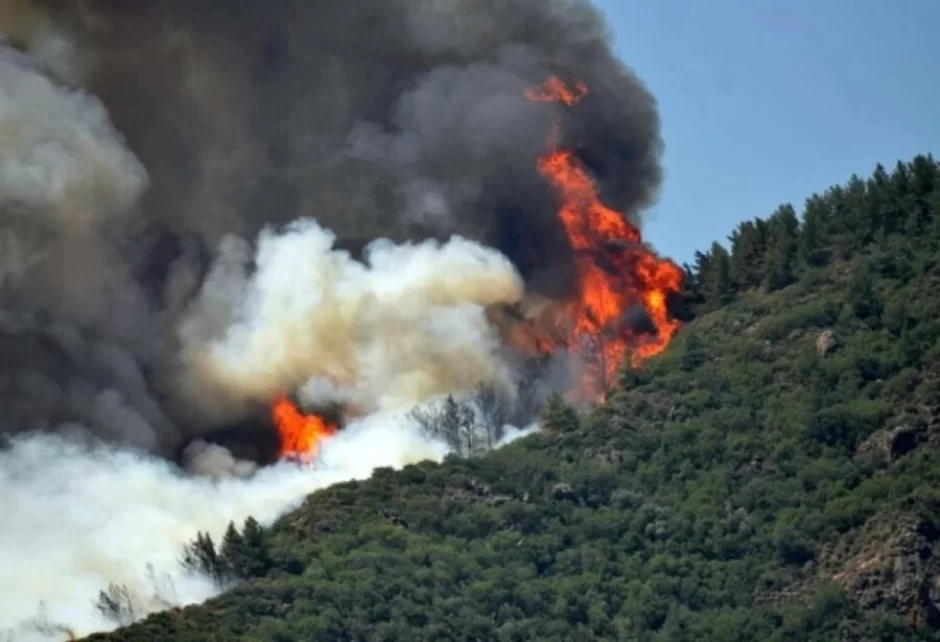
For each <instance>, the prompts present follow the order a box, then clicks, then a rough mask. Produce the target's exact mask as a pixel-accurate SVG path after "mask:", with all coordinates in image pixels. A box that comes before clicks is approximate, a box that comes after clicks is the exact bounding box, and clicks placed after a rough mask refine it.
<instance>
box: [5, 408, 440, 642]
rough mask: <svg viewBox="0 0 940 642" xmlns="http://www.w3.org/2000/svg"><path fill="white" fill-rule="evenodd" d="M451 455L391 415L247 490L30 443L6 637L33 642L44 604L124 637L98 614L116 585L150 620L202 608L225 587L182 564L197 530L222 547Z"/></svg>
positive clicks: (14, 513) (8, 545)
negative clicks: (309, 463) (312, 498)
mask: <svg viewBox="0 0 940 642" xmlns="http://www.w3.org/2000/svg"><path fill="white" fill-rule="evenodd" d="M206 452H207V451H204V452H203V455H205V454H206ZM208 454H209V456H208V457H205V456H202V457H200V459H201V460H202V463H201V464H198V465H199V466H202V467H203V470H204V471H205V470H207V468H206V467H207V466H215V468H214V470H216V471H217V472H222V471H221V470H220V469H219V468H218V465H219V455H221V456H222V459H223V460H224V458H225V455H224V453H220V452H218V451H216V452H215V453H208ZM444 454H445V449H444V447H443V446H442V445H440V444H437V443H434V442H432V441H429V440H427V439H426V438H424V437H422V436H421V435H420V434H419V433H418V432H417V431H416V430H415V429H414V427H413V426H411V425H409V424H407V423H406V422H404V421H403V420H401V419H396V418H394V417H388V416H386V417H379V416H373V417H370V418H369V419H367V420H363V421H359V422H355V423H353V424H352V425H350V426H349V427H348V428H347V429H346V430H345V431H343V432H342V433H340V434H339V435H337V436H336V437H335V438H334V439H333V440H331V441H330V442H329V443H328V444H326V445H325V446H324V448H323V450H322V453H321V456H320V458H319V460H318V462H317V466H316V469H310V468H304V467H297V466H295V465H291V464H278V465H276V466H272V467H268V468H265V469H262V470H259V471H258V472H256V473H255V474H254V475H253V476H252V477H250V478H248V479H244V478H238V477H231V476H228V475H227V474H224V475H223V476H222V477H220V478H211V477H204V478H203V477H193V476H191V475H186V474H184V473H183V472H182V471H181V470H179V469H178V468H176V467H175V466H174V465H173V464H171V463H168V462H166V461H163V460H159V459H154V458H151V457H148V456H143V455H139V454H135V453H132V452H129V451H127V450H124V449H116V448H113V447H108V446H105V445H101V444H98V445H82V444H78V443H75V442H74V441H73V440H69V439H64V438H62V437H60V436H55V435H46V436H31V437H29V438H21V439H19V440H17V441H16V442H15V443H14V444H13V447H12V449H10V450H8V451H6V452H0V485H2V487H3V493H2V494H0V512H2V514H3V515H5V516H6V519H5V526H4V528H3V529H2V530H0V637H2V633H3V631H4V630H8V629H12V630H19V631H20V632H21V633H22V634H24V635H25V634H26V630H25V629H24V628H22V627H23V625H24V621H25V623H26V624H27V625H28V621H29V620H30V619H31V618H32V617H33V616H35V615H36V614H37V608H38V607H39V604H40V601H41V600H44V601H45V606H46V612H47V613H46V615H47V617H48V620H49V621H50V622H52V623H57V624H60V625H63V626H68V627H69V628H71V629H72V630H73V631H75V632H76V633H77V634H79V635H85V634H88V633H91V632H93V631H97V630H105V629H111V628H114V623H112V622H108V621H106V620H104V619H103V618H102V617H101V616H100V614H99V613H98V612H97V611H96V610H95V609H94V608H93V607H92V601H93V599H94V598H95V597H96V596H97V594H98V591H100V590H102V589H105V588H107V586H108V584H109V583H111V582H114V583H118V584H123V585H126V586H127V588H128V589H129V591H130V593H131V595H132V596H133V597H134V600H135V604H136V606H137V608H138V614H139V615H143V614H146V613H149V612H153V611H156V610H163V609H165V608H167V607H168V606H169V605H185V604H190V603H193V602H200V601H203V600H205V599H207V598H208V597H211V596H212V595H213V594H215V593H216V589H215V587H214V586H213V585H212V584H211V583H210V582H209V581H208V580H207V579H205V578H201V577H194V576H190V575H186V574H184V573H183V572H182V570H181V568H180V566H179V564H178V560H179V559H180V556H181V551H182V547H183V546H184V544H186V543H188V542H189V541H191V540H192V539H193V538H195V536H196V533H197V531H200V530H201V531H203V532H208V533H209V534H210V535H211V536H212V537H213V538H214V539H216V541H220V538H221V536H222V535H223V533H224V530H225V527H226V525H227V524H228V522H229V520H235V522H236V523H237V524H240V523H241V522H242V521H243V520H244V519H245V518H247V517H248V516H254V517H255V518H256V519H258V520H259V521H260V522H262V523H269V522H271V521H272V520H273V519H274V518H276V517H278V516H279V515H281V514H283V513H284V512H285V511H287V510H289V509H291V508H293V507H294V506H296V505H297V504H298V503H299V502H300V501H302V500H303V498H304V497H305V496H306V495H307V494H308V493H310V492H312V491H314V490H316V489H317V488H322V487H324V486H328V485H330V484H334V483H337V482H340V481H344V480H349V479H357V478H364V477H368V476H369V475H370V474H371V472H372V470H373V468H375V467H377V466H394V467H400V466H403V465H405V464H408V463H413V462H416V461H420V460H423V459H440V458H441V457H442V456H443V455H444ZM210 459H215V461H214V462H210V461H209V460H210ZM222 463H223V465H224V461H223V462H222ZM148 565H150V568H148ZM151 569H152V571H151ZM15 639H16V640H20V639H30V638H28V637H23V638H21V637H15ZM35 639H40V640H48V639H50V638H48V637H43V636H42V635H39V634H36V637H35ZM51 639H57V640H58V639H63V636H62V635H61V633H59V634H58V635H57V636H54V637H52V638H51Z"/></svg>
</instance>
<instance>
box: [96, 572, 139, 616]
mask: <svg viewBox="0 0 940 642" xmlns="http://www.w3.org/2000/svg"><path fill="white" fill-rule="evenodd" d="M94 606H95V608H96V609H97V610H98V612H99V613H101V615H102V616H104V617H105V618H106V619H108V620H111V621H112V622H114V623H115V624H117V625H118V626H127V625H128V624H131V623H133V622H134V621H135V620H136V619H137V609H136V607H135V606H134V599H133V596H132V595H131V592H130V590H129V589H128V588H127V586H124V585H117V584H113V583H112V584H110V585H108V590H107V591H101V592H100V593H99V594H98V599H97V600H96V601H95V602H94Z"/></svg>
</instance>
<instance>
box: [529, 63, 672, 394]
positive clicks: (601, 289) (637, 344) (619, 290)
mask: <svg viewBox="0 0 940 642" xmlns="http://www.w3.org/2000/svg"><path fill="white" fill-rule="evenodd" d="M587 93H588V89H587V87H586V86H585V85H584V84H583V83H579V84H577V85H575V87H574V88H573V89H572V88H570V87H568V86H567V85H566V84H565V83H564V82H563V81H561V80H560V79H558V78H555V77H553V78H550V79H549V80H548V81H546V82H545V83H544V84H543V85H542V86H541V87H539V88H537V89H532V90H528V91H527V92H526V96H527V97H528V98H529V99H530V100H533V101H537V102H559V103H562V104H564V105H566V106H572V105H575V104H576V103H577V102H578V101H580V100H581V98H583V97H584V96H586V95H587ZM557 129H558V128H557V126H556V127H555V129H554V130H553V132H552V137H551V141H550V145H549V150H548V151H547V152H546V153H545V155H543V156H542V157H541V158H540V159H539V160H538V164H537V169H538V171H539V173H540V174H541V175H542V176H544V177H545V178H546V179H547V180H548V181H549V182H550V183H551V185H552V186H553V187H554V188H555V190H556V191H557V193H558V196H559V200H560V206H559V210H558V218H559V220H560V221H561V223H562V226H563V227H564V230H565V234H566V236H567V238H568V241H569V243H570V244H571V248H572V249H573V250H574V251H575V261H576V265H577V271H578V293H577V296H576V298H575V300H573V301H571V302H569V303H568V306H567V307H568V313H569V315H570V317H571V319H572V326H571V328H570V329H569V330H568V331H567V332H566V335H567V336H566V340H565V343H566V345H567V347H568V349H569V350H572V351H575V352H578V353H579V354H581V355H582V356H583V357H585V361H586V362H587V364H588V368H589V372H588V376H587V378H586V379H585V381H584V382H583V385H582V387H583V389H582V390H580V391H579V392H580V393H581V394H583V395H586V396H587V397H588V398H597V397H599V396H600V395H602V394H603V392H604V391H605V390H606V389H607V388H608V387H609V385H610V383H611V382H612V381H613V379H614V376H615V374H616V371H617V368H618V367H619V366H620V364H621V363H622V362H623V361H624V359H625V358H626V357H627V356H628V354H629V357H630V361H631V363H632V364H633V365H634V366H636V365H639V364H640V363H641V362H642V361H643V360H644V359H647V358H648V357H651V356H653V355H655V354H658V353H659V352H662V351H663V350H664V349H665V348H666V346H667V345H669V342H670V340H671V339H672V338H673V337H674V336H675V334H676V333H677V332H678V331H679V327H680V323H679V322H678V321H676V320H675V319H672V318H671V317H670V316H669V312H668V310H667V299H668V297H669V295H670V294H671V293H675V292H678V291H679V289H680V288H681V286H682V276H683V275H682V270H681V268H679V266H678V265H676V264H675V263H673V262H672V261H669V260H666V259H661V258H659V257H658V256H657V255H656V254H655V253H654V252H653V251H652V250H650V249H649V248H648V247H646V246H645V245H643V238H642V235H641V234H640V230H639V229H638V228H637V227H636V226H634V225H633V224H632V223H630V222H629V221H628V220H627V219H626V218H625V217H624V216H623V215H622V214H621V213H620V212H617V211H616V210H613V209H611V208H609V207H607V206H606V205H604V204H603V203H602V202H601V200H600V198H599V196H598V193H597V188H596V186H595V184H594V181H593V180H592V179H591V177H590V176H589V175H588V173H587V171H586V170H585V168H584V166H583V165H582V164H581V163H580V162H579V160H578V159H577V158H576V157H575V155H574V153H573V152H572V151H571V150H567V149H561V148H558V146H557V141H556V137H557ZM636 306H639V307H641V308H642V309H643V311H644V312H645V314H646V317H647V318H648V319H649V321H650V325H651V326H652V327H651V328H649V329H644V330H643V331H638V330H637V329H636V328H633V327H631V326H629V325H628V324H627V322H626V321H627V320H626V318H625V317H626V316H627V315H628V314H629V313H630V312H631V311H632V310H633V309H635V307H636Z"/></svg>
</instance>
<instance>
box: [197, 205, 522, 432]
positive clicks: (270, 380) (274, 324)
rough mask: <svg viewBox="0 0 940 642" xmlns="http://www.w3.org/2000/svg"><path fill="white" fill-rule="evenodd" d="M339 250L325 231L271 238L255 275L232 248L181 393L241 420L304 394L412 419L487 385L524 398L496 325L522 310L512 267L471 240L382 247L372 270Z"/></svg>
mask: <svg viewBox="0 0 940 642" xmlns="http://www.w3.org/2000/svg"><path fill="white" fill-rule="evenodd" d="M334 240H335V238H334V236H333V234H332V233H330V232H329V231H327V230H324V229H323V228H321V227H320V226H319V225H318V224H317V223H316V222H315V221H312V220H304V221H297V222H295V223H293V224H292V225H290V226H289V227H288V228H287V229H286V230H285V231H284V232H283V233H280V234H278V233H276V232H274V231H271V230H266V231H264V232H262V233H261V236H260V238H259V239H258V250H257V253H256V255H255V257H254V264H255V266H256V269H255V272H254V273H253V274H249V264H250V262H251V258H252V257H251V256H250V253H249V251H248V248H247V246H246V244H245V243H243V242H241V241H239V240H237V239H231V238H230V239H227V240H226V241H224V242H223V244H222V245H221V247H220V252H219V257H218V259H217V260H216V262H215V264H214V267H213V269H212V270H211V272H210V274H209V275H208V277H207V279H206V281H205V284H204V285H203V288H202V291H201V293H200V296H199V297H198V299H197V300H196V302H195V303H194V305H193V306H192V309H191V311H190V314H189V315H188V316H187V317H186V318H185V319H184V321H183V323H182V325H181V327H180V334H181V337H182V345H183V349H182V357H181V359H182V363H183V367H184V371H183V374H182V377H181V382H182V385H181V388H180V391H181V393H183V394H184V395H185V396H186V398H187V401H188V402H189V404H190V405H191V406H192V407H193V408H194V409H195V410H197V411H199V412H200V413H201V414H202V415H203V416H205V417H207V418H209V419H211V420H213V421H215V422H219V421H226V420H228V421H231V420H232V419H234V418H237V417H238V414H239V413H240V412H243V411H244V407H245V404H250V403H265V402H267V401H269V400H270V399H272V398H273V397H274V396H275V395H277V394H279V393H282V392H285V391H295V390H298V389H299V393H300V395H301V398H302V401H304V402H305V403H308V404H311V405H315V404H316V403H318V402H323V401H334V402H340V403H344V404H351V405H352V406H355V407H356V408H357V409H359V411H360V412H374V411H380V410H381V411H400V410H407V409H408V408H410V407H411V406H413V405H414V404H415V403H416V402H421V401H423V400H426V399H429V398H431V397H434V396H436V395H440V394H443V393H447V392H453V391H460V390H467V389H470V388H472V387H473V386H475V385H477V384H480V383H483V384H486V385H493V386H496V387H500V388H509V387H511V386H512V372H511V370H510V369H509V368H508V367H506V366H505V365H504V364H503V363H502V362H501V361H500V359H499V358H498V356H497V352H498V349H499V338H498V336H497V335H496V333H495V332H494V330H493V328H492V327H491V326H490V325H489V323H488V322H487V319H486V315H485V312H484V309H485V307H486V306H488V305H491V304H493V303H498V302H508V303H512V302H515V301H518V300H519V299H520V298H521V297H522V294H523V284H522V280H521V278H520V277H519V275H518V273H517V272H516V270H515V268H514V267H513V266H512V264H511V263H510V262H509V260H508V259H507V258H506V257H505V256H503V255H502V254H500V253H498V252H496V251H495V250H492V249H489V248H486V247H483V246H481V245H479V244H477V243H474V242H471V241H467V240H465V239H462V238H459V237H454V238H452V239H451V240H450V241H449V242H447V243H444V244H439V243H436V242H433V241H427V242H423V243H417V244H406V245H394V244H392V243H391V242H389V241H384V240H379V241H376V242H375V243H373V244H372V245H371V246H370V247H369V248H367V250H366V254H365V260H364V262H359V261H356V260H354V259H353V258H352V257H350V255H349V254H348V253H346V252H342V251H338V250H334V249H333V242H334Z"/></svg>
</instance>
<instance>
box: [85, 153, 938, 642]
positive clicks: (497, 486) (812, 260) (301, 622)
mask: <svg viewBox="0 0 940 642" xmlns="http://www.w3.org/2000/svg"><path fill="white" fill-rule="evenodd" d="M689 277H690V278H689V284H688V292H687V293H686V295H687V296H686V306H685V310H684V311H683V312H684V314H685V315H686V317H687V318H689V319H692V320H691V322H690V323H689V324H688V325H687V326H686V328H685V329H684V330H683V331H682V333H681V335H680V337H679V338H678V339H677V340H676V341H675V342H674V344H673V345H672V346H671V347H670V349H669V350H668V351H667V352H666V353H665V354H663V355H662V356H661V357H659V358H656V359H654V360H652V361H651V362H649V364H648V365H647V366H646V367H644V369H643V370H641V371H624V372H623V374H622V376H621V381H620V385H619V386H618V387H617V389H616V390H615V391H613V392H611V393H610V394H609V395H608V399H607V401H606V403H604V404H602V405H601V406H600V407H598V408H597V409H595V410H594V411H593V412H591V413H589V414H588V415H586V416H583V417H581V418H580V419H579V418H578V417H576V416H575V415H574V414H573V411H572V410H571V409H570V408H568V407H566V406H565V405H564V404H563V403H562V402H560V400H559V399H557V398H556V399H553V400H552V402H551V403H550V404H549V407H548V408H546V412H545V432H544V434H542V435H537V436H532V437H528V438H525V439H522V440H520V441H518V442H516V443H513V444H510V445H509V446H506V447H505V448H503V449H500V450H499V451H496V452H491V453H489V454H487V455H485V456H482V457H478V458H473V459H468V460H466V459H465V460H461V459H457V458H449V459H448V460H446V461H445V462H444V463H443V464H432V463H424V464H420V465H415V466H409V467H407V468H406V469H404V470H402V471H399V472H393V471H390V470H379V471H376V474H375V475H374V477H373V478H372V479H370V480H368V481H363V482H351V483H346V484H341V485H338V486H334V487H332V488H329V489H327V490H324V491H321V492H318V493H315V494H314V495H311V496H310V497H309V498H308V500H307V501H306V503H305V504H304V505H303V506H302V507H301V508H299V509H298V510H297V511H295V512H294V513H292V514H290V515H287V516H285V517H284V518H283V519H281V520H280V521H279V522H278V523H277V524H275V525H274V526H273V527H272V528H271V529H270V530H268V531H265V532H260V531H257V529H256V528H255V527H254V526H253V525H249V527H248V528H246V529H245V533H244V537H240V536H238V534H237V533H234V534H233V535H232V541H231V542H229V545H228V546H226V547H225V548H226V551H227V552H228V555H229V557H230V558H232V559H234V560H236V561H237V562H238V563H239V565H240V568H245V569H247V570H246V571H245V572H244V573H242V575H244V576H251V577H254V579H252V580H251V581H248V582H245V583H242V584H241V585H239V586H237V587H235V588H234V589H232V590H231V591H229V592H227V593H224V594H223V595H221V596H220V597H218V598H216V599H214V600H211V601H209V602H207V603H206V604H204V605H201V606H194V607H190V608H186V609H183V610H180V611H175V612H167V613H163V614H159V615H156V616H152V617H150V618H148V619H147V620H145V621H143V622H141V623H137V624H134V625H132V626H129V627H127V628H124V629H121V630H119V631H117V632H114V633H111V634H100V635H95V636H92V637H90V638H88V640H94V641H99V642H105V641H109V642H138V641H139V642H143V641H148V642H151V641H161V640H166V641H170V640H173V641H178V642H187V641H196V640H198V641H200V642H206V641H210V642H211V641H219V642H221V641H225V642H231V641H233V640H241V641H244V642H249V641H251V642H260V641H262V640H264V641H280V642H288V641H295V640H388V641H391V640H468V641H469V640H499V641H503V640H505V641H517V640H518V641H522V640H543V641H550V640H559V641H560V640H584V641H587V640H617V639H619V640H670V641H678V640H690V641H693V640H694V641H699V640H729V641H730V640H740V641H744V640H833V639H844V640H901V639H937V630H938V629H940V612H938V610H937V604H938V603H940V579H938V578H940V573H938V570H940V548H938V546H937V541H938V540H940V451H938V442H940V395H938V386H940V383H938V382H940V168H938V165H937V163H936V162H935V161H934V160H933V159H932V158H931V157H918V158H916V159H914V160H913V162H911V163H899V165H898V167H897V168H896V169H895V170H894V171H893V173H891V174H888V173H887V172H885V171H884V169H883V168H881V167H879V168H877V169H876V171H875V172H874V174H873V175H872V177H871V178H870V179H868V180H862V179H859V178H857V177H853V178H852V179H851V180H850V181H849V182H848V183H847V185H845V186H842V187H835V188H832V189H830V190H828V191H827V192H826V193H825V194H823V195H818V196H814V197H812V198H810V199H809V200H808V201H807V204H806V209H805V212H804V216H803V220H802V221H800V220H799V219H798V218H797V217H796V213H795V212H794V211H793V209H792V208H791V207H789V206H783V207H781V208H780V209H778V211H777V212H775V213H774V214H773V215H772V216H771V217H769V218H768V219H766V220H757V221H751V222H748V223H745V224H742V225H741V226H740V227H739V228H738V229H736V230H735V231H734V234H733V235H732V237H731V247H730V250H729V249H725V248H724V247H722V246H720V245H717V244H716V245H714V246H713V247H712V248H711V250H709V251H708V252H706V253H701V254H700V255H698V257H697V261H696V265H695V266H694V267H691V268H689ZM249 544H250V545H249ZM239 556H240V557H239ZM239 560H240V561H239Z"/></svg>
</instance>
